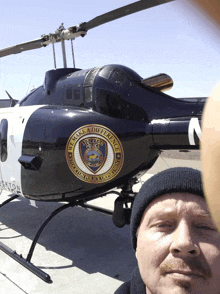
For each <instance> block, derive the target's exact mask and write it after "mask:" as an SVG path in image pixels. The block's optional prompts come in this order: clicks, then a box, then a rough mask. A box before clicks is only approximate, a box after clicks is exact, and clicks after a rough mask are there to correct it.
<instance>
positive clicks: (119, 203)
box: [0, 186, 136, 283]
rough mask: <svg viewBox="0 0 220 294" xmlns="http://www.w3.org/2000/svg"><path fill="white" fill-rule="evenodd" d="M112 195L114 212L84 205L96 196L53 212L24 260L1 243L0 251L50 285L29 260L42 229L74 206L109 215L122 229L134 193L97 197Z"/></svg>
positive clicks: (49, 280)
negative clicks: (59, 214) (115, 197)
mask: <svg viewBox="0 0 220 294" xmlns="http://www.w3.org/2000/svg"><path fill="white" fill-rule="evenodd" d="M113 193H114V194H117V195H118V196H119V197H118V198H117V199H116V200H115V208H114V211H111V210H108V209H105V208H101V207H97V206H94V205H91V204H87V203H86V202H87V201H90V200H93V199H96V198H97V195H96V196H93V197H90V198H89V199H87V200H86V201H85V200H84V201H80V200H78V201H77V200H76V201H72V202H69V203H67V204H64V205H62V206H61V207H59V208H57V209H56V210H54V211H53V212H52V213H51V214H50V216H49V217H48V218H47V219H46V220H45V221H44V223H43V224H42V225H41V227H40V228H39V230H38V231H37V233H36V235H35V237H34V240H33V241H32V244H31V247H30V249H29V252H28V254H27V258H26V259H25V258H23V257H22V255H19V254H17V253H16V251H13V250H12V249H11V248H9V247H8V246H6V245H5V244H3V243H2V242H0V250H2V251H3V252H5V253H6V254H8V255H9V256H10V257H11V258H13V259H14V260H16V261H17V262H19V263H20V264H21V265H23V266H24V267H26V268H27V269H28V270H30V271H31V272H32V273H34V274H35V275H36V276H38V277H39V278H41V279H42V280H43V281H45V282H46V283H52V280H51V278H50V276H49V275H48V274H47V273H45V272H44V271H42V270H41V269H40V268H38V267H37V266H35V265H34V264H33V263H31V258H32V256H33V252H34V249H35V246H36V244H37V241H38V239H39V237H40V235H41V233H42V231H43V230H44V228H45V227H46V226H47V224H48V223H49V222H50V221H51V220H52V219H53V218H54V217H55V216H56V215H57V214H58V213H60V212H61V211H63V210H64V209H67V208H69V207H74V206H81V207H83V208H87V209H92V210H95V211H100V212H102V213H105V214H110V215H112V218H113V222H114V224H115V225H116V226H117V227H119V228H121V227H123V226H124V225H125V224H129V223H130V214H131V208H129V207H128V205H127V204H128V203H131V204H132V203H133V200H134V196H135V194H136V193H134V192H133V191H132V190H131V187H130V186H124V188H123V189H122V192H121V193H119V192H117V191H109V192H106V193H103V194H100V195H99V196H98V197H102V196H106V195H107V194H113ZM18 197H19V195H14V196H12V197H11V198H10V199H8V200H6V201H4V202H3V203H2V204H0V208H1V207H2V206H4V205H6V204H8V203H9V202H11V201H12V200H14V199H16V198H18ZM124 205H125V208H124Z"/></svg>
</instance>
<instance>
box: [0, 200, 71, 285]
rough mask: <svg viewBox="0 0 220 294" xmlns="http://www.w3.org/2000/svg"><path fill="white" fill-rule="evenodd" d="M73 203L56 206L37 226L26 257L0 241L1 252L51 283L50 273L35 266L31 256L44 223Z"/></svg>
mask: <svg viewBox="0 0 220 294" xmlns="http://www.w3.org/2000/svg"><path fill="white" fill-rule="evenodd" d="M17 197H19V196H17V195H16V196H13V197H11V198H10V199H8V200H6V201H4V202H3V203H2V204H1V205H0V207H2V206H3V205H5V204H7V203H9V202H11V201H12V200H14V199H15V198H17ZM75 205H76V204H75V203H71V202H70V203H68V204H64V205H63V206H61V207H59V208H57V209H56V210H54V211H53V212H52V213H51V214H50V216H49V217H48V218H47V219H46V220H45V221H44V223H43V224H42V225H41V227H40V228H39V230H38V231H37V233H36V235H35V238H34V240H33V241H32V244H31V247H30V250H29V252H28V255H27V258H26V259H25V258H23V257H22V255H19V254H17V253H16V251H13V250H12V249H11V248H9V247H8V246H6V245H5V244H3V243H2V242H0V250H2V251H3V252H5V253H6V254H8V255H9V256H10V257H11V258H13V259H14V260H16V261H17V262H19V263H20V264H21V265H23V266H24V267H26V268H27V269H28V270H30V271H31V272H32V273H34V274H35V275H36V276H38V277H39V278H41V279H42V280H43V281H44V282H46V283H52V280H51V278H50V275H48V274H47V273H45V272H44V271H42V270H41V269H40V268H38V267H37V266H35V265H34V264H33V263H31V262H30V261H31V258H32V255H33V252H34V249H35V246H36V244H37V241H38V239H39V237H40V234H41V233H42V231H43V229H44V228H45V227H46V225H47V224H48V223H49V222H50V220H51V219H52V218H53V217H54V216H56V215H57V214H58V213H59V212H61V211H63V210H64V209H66V208H69V207H73V206H75Z"/></svg>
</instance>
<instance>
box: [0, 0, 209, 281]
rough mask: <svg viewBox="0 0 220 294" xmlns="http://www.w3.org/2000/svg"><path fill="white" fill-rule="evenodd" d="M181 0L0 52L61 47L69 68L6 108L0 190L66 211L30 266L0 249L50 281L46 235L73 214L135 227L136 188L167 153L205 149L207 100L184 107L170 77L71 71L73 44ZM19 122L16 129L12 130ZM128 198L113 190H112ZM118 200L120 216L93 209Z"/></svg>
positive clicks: (146, 1)
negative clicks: (38, 261)
mask: <svg viewBox="0 0 220 294" xmlns="http://www.w3.org/2000/svg"><path fill="white" fill-rule="evenodd" d="M171 1H173V0H157V1H155V0H154V1H153V0H141V1H137V2H134V3H132V4H129V5H126V6H123V7H121V8H119V9H116V10H113V11H110V12H108V13H105V14H103V15H100V16H98V17H96V18H94V19H92V20H90V21H89V22H84V23H80V24H78V25H74V26H71V27H69V28H68V29H65V28H64V25H63V24H61V26H60V27H59V28H58V29H57V30H56V31H55V33H50V34H46V35H42V36H41V38H39V39H36V40H33V41H30V42H26V43H22V44H18V45H15V46H11V47H8V48H5V49H1V50H0V57H1V58H2V57H5V56H8V55H10V54H18V53H21V52H23V51H27V50H34V49H39V48H41V47H46V46H48V45H50V44H52V47H53V49H54V44H55V43H61V48H62V57H63V68H56V59H55V52H54V51H53V52H54V66H55V69H54V70H49V71H47V72H46V74H45V78H44V83H43V85H42V86H40V87H37V88H36V89H34V90H32V91H31V92H30V93H29V94H27V95H26V96H25V97H24V98H23V99H21V100H19V101H17V100H15V99H13V98H12V97H11V96H10V94H9V93H8V96H9V99H8V100H7V101H3V102H2V101H0V102H1V103H0V107H1V109H0V161H1V162H0V188H1V189H2V190H6V191H8V192H10V193H12V194H14V196H12V197H11V198H10V199H8V200H6V201H5V202H3V203H2V204H1V205H0V208H1V207H2V206H4V205H6V204H8V203H9V202H11V201H13V200H14V199H16V198H17V197H20V196H23V197H25V198H27V199H29V200H30V201H48V202H51V201H56V202H65V204H64V205H63V206H61V207H60V208H58V209H57V210H55V211H54V212H53V213H52V214H51V215H50V216H49V217H48V218H47V219H46V220H45V222H44V223H43V224H42V226H41V227H40V229H39V230H38V231H37V233H36V236H35V238H34V240H33V242H32V245H31V248H30V251H29V252H28V255H27V258H26V259H25V258H23V257H22V256H21V255H19V254H17V253H16V252H15V251H13V250H11V249H10V248H9V247H7V246H6V245H4V244H3V243H2V242H0V249H1V250H2V251H4V252H5V253H6V254H8V255H10V256H11V257H12V258H13V259H15V260H16V261H17V262H19V263H21V264H22V265H23V266H25V267H26V268H28V269H29V270H30V271H32V272H33V273H34V274H36V275H37V276H39V277H40V278H41V279H43V280H44V281H45V282H48V283H50V282H51V278H50V276H49V275H48V274H47V273H45V272H44V271H42V270H41V269H39V268H38V267H36V266H35V265H34V264H32V263H31V258H32V255H33V252H34V249H35V245H36V243H37V241H38V238H39V236H40V234H41V233H42V231H43V229H44V228H45V226H46V225H47V224H48V223H49V221H50V220H51V219H52V218H53V217H55V215H57V214H58V213H60V212H61V211H63V210H64V209H67V208H69V207H74V206H81V207H84V208H89V209H93V210H98V211H101V212H103V213H107V214H112V217H113V222H114V224H115V225H116V226H118V227H123V226H124V225H125V224H129V221H130V213H131V208H132V203H133V201H134V198H135V195H136V193H135V192H133V189H132V187H133V185H134V184H136V183H137V181H138V178H139V177H140V176H141V175H143V174H144V173H145V172H146V171H147V170H149V169H150V168H151V167H152V166H153V165H154V163H155V162H156V160H157V158H158V157H159V155H160V154H161V152H163V151H164V150H171V151H172V150H174V151H179V152H180V153H183V154H185V153H188V152H190V151H192V150H199V141H200V138H201V127H200V122H201V115H202V110H203V107H204V103H205V101H206V98H194V99H188V98H182V99H176V98H174V97H172V96H169V95H167V94H165V93H164V92H165V91H166V90H168V89H170V88H171V87H172V86H173V80H172V78H171V77H170V76H169V75H167V74H158V75H156V76H153V77H149V78H144V79H143V78H142V77H141V76H139V74H138V73H136V72H135V71H133V70H132V69H130V68H128V67H126V66H123V65H120V64H118V65H117V64H116V65H115V64H110V65H104V66H100V67H94V68H90V69H80V68H75V67H73V68H68V67H67V62H66V52H65V40H74V39H76V38H77V37H86V34H87V32H88V31H89V30H90V29H93V28H95V27H97V26H99V25H102V24H105V23H107V22H110V21H113V20H116V19H118V18H120V17H123V16H126V15H129V14H132V13H135V12H138V11H141V10H144V9H147V8H151V7H153V6H156V5H160V4H164V3H167V2H171ZM12 119H13V120H12ZM12 121H13V123H12ZM117 188H118V189H120V190H121V191H120V192H118V191H112V189H117ZM108 193H115V194H117V195H118V198H117V199H116V200H115V208H114V211H113V212H111V211H108V210H107V209H103V208H97V207H95V206H93V205H90V204H87V202H88V201H90V200H93V199H96V198H98V197H101V196H104V195H107V194H108Z"/></svg>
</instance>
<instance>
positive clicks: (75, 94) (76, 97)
mask: <svg viewBox="0 0 220 294" xmlns="http://www.w3.org/2000/svg"><path fill="white" fill-rule="evenodd" d="M73 93H74V100H80V85H76V88H75V89H74V90H73Z"/></svg>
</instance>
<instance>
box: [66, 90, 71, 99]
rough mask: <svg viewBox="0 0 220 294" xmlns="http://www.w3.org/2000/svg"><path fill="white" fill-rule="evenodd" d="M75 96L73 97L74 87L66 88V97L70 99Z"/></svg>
mask: <svg viewBox="0 0 220 294" xmlns="http://www.w3.org/2000/svg"><path fill="white" fill-rule="evenodd" d="M72 98H73V97H72V89H71V88H68V89H67V90H66V99H68V100H70V99H72Z"/></svg>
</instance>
